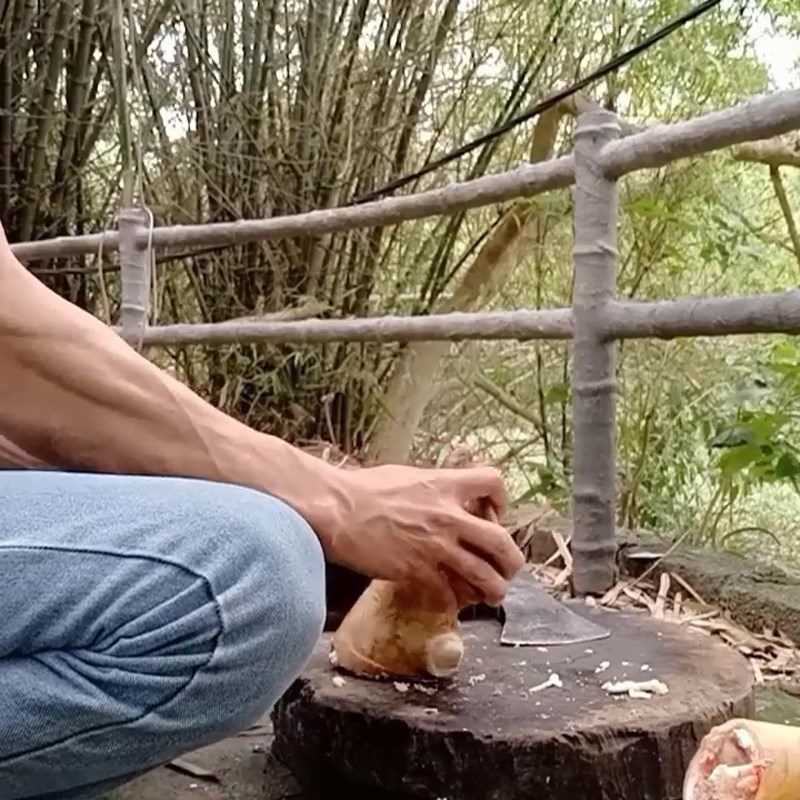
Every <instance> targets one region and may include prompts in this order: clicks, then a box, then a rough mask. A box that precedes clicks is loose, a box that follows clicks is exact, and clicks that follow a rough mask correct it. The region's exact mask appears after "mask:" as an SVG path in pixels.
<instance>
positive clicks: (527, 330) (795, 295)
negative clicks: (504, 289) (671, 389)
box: [120, 290, 800, 347]
mask: <svg viewBox="0 0 800 800" xmlns="http://www.w3.org/2000/svg"><path fill="white" fill-rule="evenodd" d="M120 330H121V329H120ZM600 331H601V334H602V336H603V338H605V339H645V338H657V339H674V338H679V337H684V336H731V335H740V334H752V333H800V290H792V291H788V292H778V293H775V294H766V295H755V296H749V297H702V298H684V299H681V300H668V301H663V300H662V301H658V302H641V301H629V300H615V301H612V302H611V303H609V304H608V306H607V307H606V308H605V310H604V311H603V314H602V315H601V318H600ZM572 333H573V327H572V309H570V308H552V309H543V310H533V309H531V310H528V309H522V310H519V311H474V312H453V313H450V314H432V315H430V316H424V317H399V316H381V317H362V318H358V319H311V320H300V321H286V322H283V321H279V322H259V321H247V322H238V321H230V322H210V323H206V324H191V323H187V324H177V325H156V326H152V327H148V328H146V329H145V332H144V334H143V338H142V343H143V344H145V345H147V346H149V347H153V346H156V347H171V346H177V345H206V346H207V345H225V344H236V343H241V344H257V343H259V342H262V343H267V342H273V343H275V342H286V343H289V342H292V343H298V344H321V343H325V342H419V341H447V342H459V341H469V340H484V341H490V340H504V339H505V340H509V339H511V340H516V341H520V342H525V341H532V340H534V339H558V340H564V339H571V338H572Z"/></svg>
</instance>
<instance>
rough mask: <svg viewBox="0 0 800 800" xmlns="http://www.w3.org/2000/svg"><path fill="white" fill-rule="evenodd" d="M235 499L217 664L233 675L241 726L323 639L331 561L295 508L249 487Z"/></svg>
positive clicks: (231, 692) (265, 706)
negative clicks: (326, 559)
mask: <svg viewBox="0 0 800 800" xmlns="http://www.w3.org/2000/svg"><path fill="white" fill-rule="evenodd" d="M234 493H235V494H236V495H237V497H236V500H235V502H229V503H227V504H226V505H225V508H226V509H227V513H226V516H228V520H227V525H226V528H227V531H226V533H227V536H225V540H226V544H227V547H226V549H227V554H226V558H225V561H226V564H225V571H226V572H228V580H227V581H223V583H222V586H220V590H219V591H218V593H217V598H218V601H219V603H220V607H221V609H222V619H223V630H224V633H223V636H222V646H221V647H220V653H219V657H220V664H219V666H220V668H222V670H223V671H227V672H228V673H229V675H230V682H229V684H228V689H227V691H228V699H229V701H234V700H235V701H236V704H237V705H238V706H239V707H238V709H237V710H236V712H235V714H236V717H237V723H238V724H241V721H242V719H243V718H248V719H253V718H255V717H257V716H259V715H261V714H263V713H264V712H265V711H267V710H269V708H271V706H272V705H273V704H274V703H275V702H276V701H277V699H278V698H279V697H280V695H281V694H283V692H284V691H285V690H286V689H287V688H288V687H289V685H290V684H291V682H292V680H294V678H295V677H296V676H297V674H298V673H299V672H300V671H301V670H302V668H303V666H304V665H305V663H306V661H307V660H308V658H309V656H310V655H311V652H312V650H313V648H314V645H315V644H316V643H317V641H318V640H319V637H320V635H321V633H322V630H323V626H324V623H325V610H326V609H325V562H324V557H323V553H322V548H321V546H320V543H319V540H318V539H317V537H316V535H315V534H314V532H313V531H312V529H311V527H310V526H309V525H308V523H307V522H306V521H305V520H304V519H303V518H302V517H301V516H300V515H299V514H298V513H297V512H296V511H294V509H292V508H290V507H289V506H288V505H286V504H285V503H283V502H282V501H280V500H278V499H276V498H274V497H270V496H268V495H265V494H261V493H258V492H254V491H250V490H247V489H235V490H234ZM213 516H214V517H216V516H217V515H216V514H214V515H213ZM216 523H217V524H218V523H219V520H218V519H216ZM225 584H227V585H225ZM232 705H233V703H232ZM233 710H234V709H233V708H231V711H233Z"/></svg>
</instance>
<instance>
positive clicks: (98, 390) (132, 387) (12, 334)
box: [0, 262, 336, 533]
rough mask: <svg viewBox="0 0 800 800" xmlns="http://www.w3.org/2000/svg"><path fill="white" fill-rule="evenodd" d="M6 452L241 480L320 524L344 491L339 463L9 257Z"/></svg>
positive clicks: (2, 430) (1, 333) (1, 359)
mask: <svg viewBox="0 0 800 800" xmlns="http://www.w3.org/2000/svg"><path fill="white" fill-rule="evenodd" d="M4 440H5V446H4V444H3V441H4ZM0 459H5V460H6V461H9V460H10V461H14V460H16V459H19V460H20V461H22V462H23V464H20V465H25V466H27V465H33V464H37V463H39V464H47V465H49V466H53V467H62V468H69V469H88V470H94V471H101V472H116V473H128V474H153V475H177V476H184V477H194V478H205V479H209V480H216V481H225V482H229V483H237V484H240V485H243V486H249V487H251V488H255V489H258V490H261V491H265V492H268V493H270V494H273V495H275V496H277V497H280V498H282V499H283V500H285V501H286V502H288V503H289V504H290V505H292V506H294V507H295V508H296V509H297V510H298V511H299V512H300V513H301V514H302V515H303V516H305V517H306V519H308V520H309V522H311V524H312V525H314V526H315V527H316V528H320V527H323V528H324V527H325V517H326V514H328V513H330V508H326V504H328V503H329V501H332V495H333V494H335V491H336V488H335V473H336V471H335V470H334V468H333V467H330V466H329V465H327V464H325V463H324V462H322V461H320V460H319V459H316V458H314V457H312V456H309V455H307V454H305V453H302V452H301V451H299V450H297V449H296V448H293V447H291V446H290V445H288V444H286V443H285V442H283V441H281V440H279V439H276V438H274V437H271V436H266V435H264V434H260V433H257V432H255V431H253V430H252V429H250V428H248V427H247V426H245V425H243V424H241V423H239V422H237V421H236V420H234V419H232V418H231V417H229V416H227V415H226V414H223V413H222V412H220V411H219V410H217V409H215V408H213V407H212V406H210V405H209V404H208V403H206V402H204V401H203V400H201V399H200V398H199V397H198V396H197V395H195V394H194V393H193V392H192V391H191V390H189V389H188V388H187V387H186V386H184V385H183V384H181V383H180V382H179V381H177V380H175V379H173V378H172V377H170V376H169V375H167V374H166V373H165V372H163V371H162V370H159V369H158V368H157V367H155V366H154V365H152V364H151V363H149V362H148V361H147V360H146V359H144V358H142V357H141V356H139V355H138V354H137V353H135V352H134V351H133V350H132V349H131V348H130V347H128V346H127V345H126V344H125V343H124V342H123V341H122V340H121V339H120V338H119V337H118V336H117V335H116V334H115V333H114V332H113V331H110V330H109V329H108V328H107V327H106V326H105V325H103V324H102V323H101V322H99V321H98V320H95V319H94V318H92V317H91V316H90V315H88V314H86V313H84V312H82V311H80V310H79V309H78V308H76V307H75V306H73V305H72V304H70V303H68V302H67V301H65V300H62V299H61V298H59V297H58V296H57V295H55V294H54V293H52V292H50V291H49V290H48V289H46V288H45V287H44V286H43V285H41V284H40V283H39V282H38V281H37V280H36V279H35V278H33V277H32V276H31V275H30V274H29V273H27V271H26V270H24V268H23V267H21V266H20V265H19V264H17V263H16V262H14V263H9V262H0ZM319 532H320V531H319V530H318V533H319Z"/></svg>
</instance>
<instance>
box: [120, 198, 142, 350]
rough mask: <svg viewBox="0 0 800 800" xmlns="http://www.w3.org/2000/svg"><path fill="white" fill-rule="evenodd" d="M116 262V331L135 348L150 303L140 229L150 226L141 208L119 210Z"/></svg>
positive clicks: (138, 346) (137, 347)
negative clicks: (119, 284) (118, 300)
mask: <svg viewBox="0 0 800 800" xmlns="http://www.w3.org/2000/svg"><path fill="white" fill-rule="evenodd" d="M118 225H119V266H120V279H121V282H122V292H121V303H120V318H119V323H120V327H119V333H120V335H121V336H122V338H123V339H124V340H125V341H126V342H127V343H128V344H130V345H132V346H133V347H135V348H136V349H137V350H141V349H142V344H143V343H144V338H145V334H146V332H147V316H148V311H149V305H150V302H149V301H150V250H149V248H148V247H146V246H144V247H143V246H142V244H141V242H142V241H143V237H142V232H144V233H145V234H146V233H147V231H148V229H149V216H148V214H147V212H146V211H145V210H144V209H142V208H123V209H122V210H121V211H120V212H119V220H118Z"/></svg>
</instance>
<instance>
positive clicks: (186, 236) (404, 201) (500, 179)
mask: <svg viewBox="0 0 800 800" xmlns="http://www.w3.org/2000/svg"><path fill="white" fill-rule="evenodd" d="M798 127H800V89H792V90H789V91H785V92H779V93H777V94H774V95H770V96H766V97H759V98H755V99H752V100H749V101H747V102H745V103H742V104H741V105H739V106H736V107H734V108H731V109H726V110H724V111H715V112H712V113H710V114H705V115H703V116H701V117H697V118H695V119H691V120H686V121H684V122H675V123H669V124H665V125H658V126H654V127H652V128H648V129H647V130H644V131H642V132H641V133H635V134H632V135H630V136H627V137H626V138H624V139H620V140H618V141H616V142H611V143H609V144H608V145H607V146H606V147H605V148H603V150H602V152H601V154H600V157H599V161H600V164H601V165H602V168H603V170H604V172H605V173H606V174H608V175H609V176H613V177H619V176H621V175H623V174H626V173H629V172H633V171H634V170H637V169H647V168H652V167H659V166H664V165H665V164H667V163H669V162H670V161H674V160H676V159H679V158H686V157H689V156H694V155H698V154H700V153H704V152H710V151H712V150H717V149H720V148H723V147H729V146H731V145H735V144H742V143H744V142H749V141H753V140H755V139H765V138H768V137H773V136H778V135H781V134H784V133H787V132H789V131H791V130H794V129H795V128H798ZM574 180H575V162H574V159H573V157H572V156H565V157H563V158H557V159H552V160H550V161H546V162H543V163H540V164H526V165H524V166H521V167H517V168H516V169H513V170H509V171H508V172H502V173H499V174H497V175H488V176H485V177H483V178H476V179H475V180H471V181H465V182H463V183H453V184H450V185H448V186H444V187H442V188H440V189H432V190H430V191H426V192H420V193H417V194H411V195H406V196H404V197H392V198H387V199H384V200H376V201H375V202H371V203H364V204H363V205H357V206H347V207H343V208H333V209H326V210H320V211H309V212H307V213H304V214H295V215H291V216H285V217H272V218H270V219H263V220H239V221H237V222H213V223H205V224H202V225H173V226H165V227H156V228H154V229H153V231H152V243H153V246H154V247H156V248H166V247H183V248H185V247H190V246H191V247H201V246H211V245H236V244H245V243H248V242H255V241H265V240H269V239H280V238H286V237H292V236H313V235H319V234H324V233H335V232H343V231H348V230H355V229H357V228H364V227H380V226H383V225H394V224H397V223H399V222H406V221H409V220H413V219H421V218H423V217H430V216H437V215H444V214H452V213H455V212H457V211H465V210H468V209H472V208H477V207H479V206H485V205H491V204H493V203H499V202H502V201H505V200H510V199H512V198H516V197H531V196H533V195H537V194H541V193H543V192H546V191H549V190H552V189H562V188H565V187H567V186H569V185H570V184H572V183H573V182H574ZM149 236H150V232H149V231H142V232H141V234H140V238H139V245H140V247H146V246H147V243H148V240H149ZM101 245H102V247H103V249H105V250H114V249H117V248H118V247H119V234H118V233H117V232H116V231H106V232H104V233H95V234H89V235H86V236H73V237H69V236H66V237H65V236H62V237H58V238H56V239H45V240H42V241H39V242H24V243H19V244H15V245H13V246H12V249H13V250H14V252H15V253H16V255H17V256H18V258H20V259H22V260H24V261H33V260H41V259H45V258H62V257H66V256H72V255H82V254H83V255H85V254H89V253H95V252H97V251H98V249H99V248H100V246H101Z"/></svg>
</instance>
